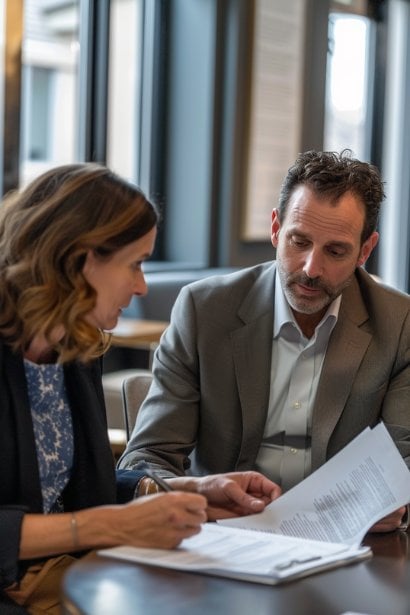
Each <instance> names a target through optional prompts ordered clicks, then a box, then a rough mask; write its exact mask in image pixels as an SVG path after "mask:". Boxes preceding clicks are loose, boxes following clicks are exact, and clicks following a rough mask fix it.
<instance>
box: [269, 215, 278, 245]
mask: <svg viewBox="0 0 410 615" xmlns="http://www.w3.org/2000/svg"><path fill="white" fill-rule="evenodd" d="M279 229H280V222H279V210H278V209H276V208H275V209H272V223H271V235H270V239H271V242H272V245H273V247H274V248H277V247H278V238H279Z"/></svg>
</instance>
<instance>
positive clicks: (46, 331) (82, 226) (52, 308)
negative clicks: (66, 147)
mask: <svg viewBox="0 0 410 615" xmlns="http://www.w3.org/2000/svg"><path fill="white" fill-rule="evenodd" d="M157 224H158V213H157V211H156V209H155V207H154V206H153V204H152V203H150V202H149V201H148V199H147V198H146V197H145V196H144V194H143V193H142V192H141V191H140V190H139V189H138V188H137V187H136V186H134V185H133V184H131V183H129V182H127V181H125V180H123V179H122V178H120V177H119V176H118V175H116V174H115V173H113V172H112V171H110V170H109V169H107V168H106V167H103V166H100V165H97V164H92V163H84V164H71V165H64V166H61V167H57V168H55V169H51V170H50V171H48V172H46V173H44V174H43V175H41V176H40V177H38V178H37V179H36V180H34V181H33V182H32V183H31V184H29V185H28V186H27V188H25V189H24V190H23V191H22V192H15V193H12V194H10V195H8V196H7V197H6V198H5V199H4V202H3V207H2V209H1V211H0V334H1V335H2V336H3V338H4V339H5V341H6V343H8V344H9V345H10V346H11V347H12V348H13V350H15V351H24V350H25V349H26V348H27V347H28V346H29V344H30V342H31V340H32V339H33V337H34V336H35V335H38V334H40V335H44V336H45V337H46V339H47V340H48V341H50V335H51V333H52V331H53V330H55V328H56V327H59V326H61V325H62V326H63V327H64V330H65V332H66V333H65V336H64V338H63V339H62V340H61V341H60V342H59V343H58V344H57V345H55V346H54V347H55V350H56V351H57V352H58V355H59V359H58V360H59V361H60V362H67V361H71V360H74V359H78V360H81V361H88V360H90V359H92V358H95V357H98V356H100V355H101V354H102V353H103V352H104V350H105V349H106V348H107V342H108V339H109V338H108V336H105V335H104V334H103V333H102V332H101V331H99V330H98V329H96V328H95V327H93V326H92V325H90V324H89V323H88V322H87V320H86V316H87V314H89V313H90V311H91V310H92V309H93V308H94V306H95V304H96V292H95V290H94V289H93V288H92V287H91V286H90V284H89V283H88V282H87V281H86V279H85V277H84V275H83V266H84V263H85V259H86V255H87V252H88V251H89V250H90V249H91V250H94V251H95V252H96V253H97V254H98V255H100V256H101V257H106V258H109V257H110V255H112V254H113V253H114V252H116V251H117V250H119V249H121V248H122V247H124V246H126V245H127V244H129V243H131V242H133V241H136V240H137V239H139V238H141V237H143V236H144V235H145V234H146V233H148V232H149V231H150V230H151V229H152V228H154V227H155V226H156V225H157Z"/></svg>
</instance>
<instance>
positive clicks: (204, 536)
mask: <svg viewBox="0 0 410 615" xmlns="http://www.w3.org/2000/svg"><path fill="white" fill-rule="evenodd" d="M409 501H410V471H409V470H408V468H407V466H406V464H405V463H404V461H403V459H402V458H401V456H400V454H399V452H398V450H397V448H396V446H395V444H394V442H393V440H392V439H391V437H390V435H389V434H388V432H387V430H386V428H385V427H384V425H383V424H379V425H378V426H377V427H375V428H374V429H369V428H368V429H366V430H365V431H363V432H362V433H361V434H360V435H359V436H358V437H357V438H355V439H354V440H353V441H352V442H351V443H350V444H348V445H347V446H346V447H345V448H344V449H343V450H342V451H340V452H339V453H338V454H337V455H335V456H334V457H333V458H332V459H330V460H329V461H328V462H327V463H326V464H325V465H324V466H322V467H321V468H319V469H318V470H317V471H316V472H314V473H313V474H311V475H310V476H309V477H308V478H306V479H305V480H304V481H302V482H301V483H300V484H299V485H297V486H296V487H294V488H293V489H291V490H290V491H288V492H287V493H285V494H284V495H282V496H281V497H280V498H278V499H277V500H275V501H274V502H272V503H271V504H270V505H269V506H267V507H266V508H265V510H264V511H263V512H262V513H259V514H256V515H249V516H247V517H240V518H235V519H229V520H224V521H219V522H218V523H217V524H215V523H207V524H205V525H204V527H203V530H202V532H201V533H200V534H198V535H197V536H194V537H192V538H189V539H186V540H184V541H183V542H182V543H181V545H180V546H179V547H178V548H177V549H175V550H173V551H169V550H165V549H143V548H135V547H127V546H123V547H115V548H113V549H104V550H102V551H100V552H99V553H100V554H101V555H106V556H109V557H116V558H120V559H125V560H129V561H133V562H140V563H143V564H151V565H155V566H162V567H166V568H174V569H178V570H186V571H191V572H201V573H204V574H212V575H218V576H224V577H230V578H238V579H243V580H247V581H255V582H259V583H266V584H270V585H274V584H276V583H280V582H283V581H284V580H290V579H294V578H299V577H302V576H305V575H307V574H312V573H313V572H318V571H320V570H323V569H328V568H334V567H337V566H342V565H345V564H347V563H350V562H353V561H357V560H361V559H364V558H367V557H370V556H371V550H370V549H369V548H368V547H362V546H361V542H362V540H363V537H364V535H365V534H366V532H367V531H368V530H369V528H371V527H372V525H374V523H375V522H376V521H378V520H379V519H381V518H382V517H384V516H386V515H388V514H389V513H391V512H393V511H394V510H396V509H397V508H400V506H403V505H404V504H407V503H408V502H409Z"/></svg>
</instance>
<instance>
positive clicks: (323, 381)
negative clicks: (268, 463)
mask: <svg viewBox="0 0 410 615" xmlns="http://www.w3.org/2000/svg"><path fill="white" fill-rule="evenodd" d="M367 319H368V313H367V310H366V307H365V305H364V303H363V301H362V297H361V294H360V290H359V286H358V284H357V281H356V279H355V280H354V281H353V282H352V284H351V285H350V286H349V287H348V288H347V289H346V290H345V291H344V293H343V297H342V302H341V305H340V312H339V317H338V321H337V324H336V326H335V328H334V330H333V333H332V335H331V338H330V340H329V345H328V348H327V352H326V357H325V361H324V364H323V369H322V374H321V377H320V382H319V387H318V391H317V395H316V401H315V405H314V408H313V416H312V470H315V469H316V468H318V467H319V466H320V465H322V464H323V463H324V462H325V461H326V452H327V446H328V443H329V440H330V437H331V435H332V433H333V431H334V429H335V427H336V424H337V422H338V420H339V418H340V416H341V414H342V412H343V408H344V406H345V404H346V402H347V399H348V397H349V394H350V391H351V388H352V384H353V381H354V379H355V377H356V373H357V371H358V369H359V366H360V363H361V361H362V358H363V355H364V354H365V352H366V350H367V348H368V346H369V344H370V340H371V335H370V334H369V333H367V332H366V331H364V330H363V329H361V328H360V326H361V325H362V324H363V322H365V321H366V320H367Z"/></svg>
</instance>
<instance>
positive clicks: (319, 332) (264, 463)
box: [256, 273, 341, 491]
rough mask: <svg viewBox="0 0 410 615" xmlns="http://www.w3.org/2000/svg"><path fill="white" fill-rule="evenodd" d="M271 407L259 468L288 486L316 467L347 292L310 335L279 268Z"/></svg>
mask: <svg viewBox="0 0 410 615" xmlns="http://www.w3.org/2000/svg"><path fill="white" fill-rule="evenodd" d="M275 289H276V290H275V302H274V322H273V343H272V364H271V381H270V397H269V410H268V416H267V420H266V425H265V431H264V434H263V440H262V443H261V447H260V449H259V453H258V456H257V459H256V469H257V470H258V471H260V472H262V473H263V474H265V476H268V477H269V478H270V479H271V480H273V481H275V482H277V483H279V484H280V485H281V486H282V489H283V490H284V491H287V490H288V489H290V488H291V487H293V486H294V485H296V484H297V483H299V482H300V481H301V480H303V478H305V477H306V476H307V475H308V474H310V471H311V444H310V439H311V438H310V437H311V417H312V408H313V404H314V401H315V397H316V391H317V388H318V384H319V379H320V374H321V371H322V365H323V360H324V358H325V354H326V348H327V344H328V342H329V338H330V334H331V332H332V330H333V328H334V326H335V324H336V321H337V317H338V314H339V308H340V302H341V296H339V297H338V298H337V299H335V300H334V301H333V302H332V303H331V304H330V306H329V308H328V310H327V311H326V314H325V315H324V316H323V318H322V320H321V321H320V323H319V324H318V325H317V327H316V329H315V333H314V335H313V336H312V338H310V339H308V338H306V337H305V336H304V335H303V333H302V331H301V330H300V328H299V325H298V324H297V322H296V320H295V318H294V316H293V314H292V311H291V309H290V307H289V304H288V302H287V300H286V297H285V295H284V293H283V290H282V287H281V283H280V278H279V275H278V273H276V283H275Z"/></svg>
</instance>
